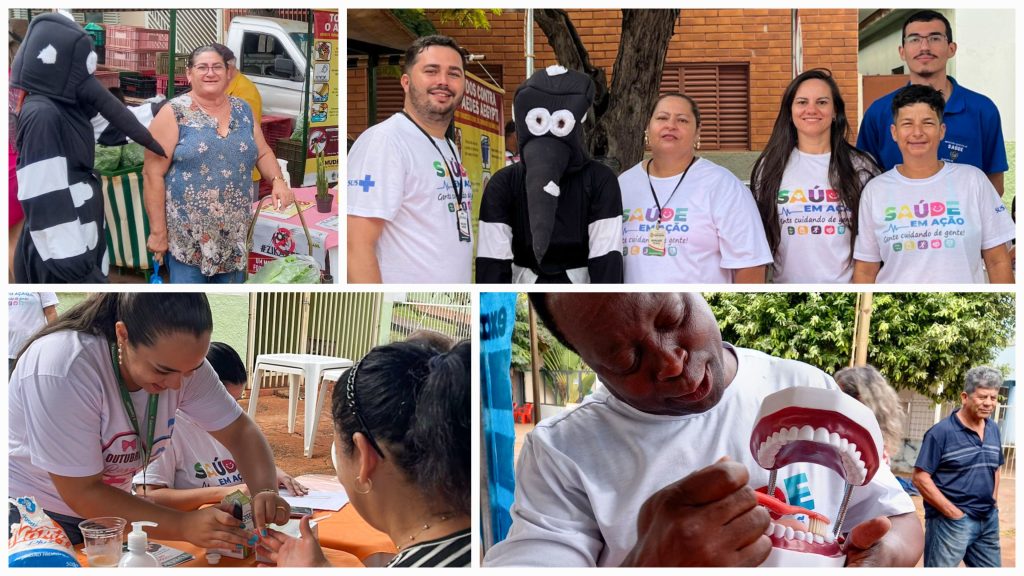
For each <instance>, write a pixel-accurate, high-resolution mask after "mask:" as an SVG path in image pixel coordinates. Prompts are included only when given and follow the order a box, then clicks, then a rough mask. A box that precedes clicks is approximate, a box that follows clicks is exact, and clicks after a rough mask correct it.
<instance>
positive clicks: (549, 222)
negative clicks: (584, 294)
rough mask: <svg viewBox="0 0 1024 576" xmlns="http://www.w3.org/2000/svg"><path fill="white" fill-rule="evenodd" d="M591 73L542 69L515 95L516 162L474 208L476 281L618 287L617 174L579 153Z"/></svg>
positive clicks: (591, 89) (498, 175)
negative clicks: (477, 229) (518, 157)
mask: <svg viewBox="0 0 1024 576" xmlns="http://www.w3.org/2000/svg"><path fill="white" fill-rule="evenodd" d="M593 100H594V85H593V82H592V81H591V79H590V77H588V76H587V75H585V74H583V73H580V72H576V71H573V70H566V69H565V68H563V67H561V66H550V67H548V68H547V69H545V70H540V71H538V72H537V73H535V74H534V75H533V76H531V77H530V79H528V80H527V81H526V82H525V83H523V84H522V85H521V86H520V87H519V89H518V90H516V95H515V106H514V115H515V122H516V134H517V136H518V138H519V145H520V148H519V149H520V153H521V155H522V161H521V162H520V163H518V164H513V165H512V166H508V167H506V168H503V169H501V170H499V171H498V172H497V173H496V174H495V175H494V177H493V178H492V179H491V181H490V183H489V184H488V185H487V189H486V190H484V195H483V200H482V201H481V204H480V233H479V236H478V237H479V239H480V240H479V246H478V248H477V259H476V280H477V282H478V283H499V282H500V283H508V282H516V283H537V284H551V283H573V284H579V283H587V282H592V283H618V282H622V198H621V195H620V193H619V183H618V180H617V179H616V177H615V173H614V172H613V171H612V170H611V169H610V168H608V167H607V166H605V165H603V164H601V163H599V162H597V161H595V160H592V159H590V158H589V157H588V156H587V154H586V152H585V151H584V149H583V121H584V119H585V118H586V113H587V110H588V109H589V108H590V105H591V103H592V102H593Z"/></svg>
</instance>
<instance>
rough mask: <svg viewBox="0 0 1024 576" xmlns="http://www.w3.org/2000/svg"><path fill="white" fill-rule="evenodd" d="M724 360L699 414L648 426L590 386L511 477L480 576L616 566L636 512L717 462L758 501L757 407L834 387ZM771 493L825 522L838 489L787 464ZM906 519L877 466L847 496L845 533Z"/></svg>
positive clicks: (818, 472)
mask: <svg viewBox="0 0 1024 576" xmlns="http://www.w3.org/2000/svg"><path fill="white" fill-rule="evenodd" d="M725 346H726V348H731V346H729V345H728V344H726V345H725ZM733 350H735V352H736V356H737V367H736V376H735V377H734V378H733V380H732V382H731V383H730V384H729V386H728V387H727V388H726V389H725V391H724V393H723V394H722V399H721V400H720V401H719V402H718V404H716V405H715V406H714V407H712V408H711V409H710V410H708V411H707V412H703V413H700V414H690V415H686V416H667V415H659V414H648V413H645V412H642V411H640V410H637V409H636V408H633V407H632V406H630V405H629V404H627V403H625V402H623V401H621V400H619V399H618V398H616V397H615V396H614V395H613V394H611V392H610V391H609V390H608V388H607V387H606V386H604V385H603V384H602V383H600V382H598V383H597V384H595V385H594V390H593V392H592V393H591V394H590V395H589V396H587V397H586V398H585V399H584V400H583V402H582V403H581V404H580V405H579V407H577V408H575V409H573V410H566V411H564V412H561V413H559V414H558V415H556V416H553V417H551V418H547V419H545V420H544V421H543V422H541V423H540V424H538V425H537V427H536V428H534V429H533V431H532V432H530V434H528V435H527V436H526V440H525V441H524V443H523V447H522V450H521V452H520V456H519V462H518V463H517V465H516V488H515V503H514V504H513V505H512V509H511V515H512V526H511V528H510V529H509V532H508V536H507V537H506V538H505V540H503V541H502V542H500V543H498V544H495V545H494V546H492V547H491V549H490V550H488V551H487V556H486V557H485V558H484V566H619V565H620V564H621V563H622V561H623V560H624V559H625V557H626V556H627V555H628V554H629V552H630V551H631V550H632V549H633V546H635V545H636V542H637V531H636V530H637V516H638V514H639V513H640V509H641V508H642V506H643V504H644V502H646V501H647V499H648V498H650V497H651V496H652V495H653V494H654V493H655V492H657V491H659V490H661V489H662V488H664V487H665V486H668V485H669V484H671V483H673V482H677V481H679V480H681V479H683V478H685V477H686V476H688V475H689V474H691V473H692V472H695V471H697V470H700V469H702V468H704V467H705V466H709V465H711V464H713V463H715V461H717V460H718V459H719V458H721V457H722V456H729V458H731V459H732V460H733V461H735V462H739V463H740V464H743V465H744V466H746V468H747V470H748V471H749V472H750V480H749V481H748V485H749V486H750V487H751V488H753V489H755V490H756V489H762V490H763V489H764V488H765V487H766V486H767V484H768V479H769V472H768V470H765V469H763V468H761V466H760V465H758V463H757V461H756V460H755V459H754V457H753V455H751V452H750V432H751V430H753V428H754V425H755V424H756V423H757V414H758V410H759V408H760V406H761V401H762V400H763V399H764V397H765V396H768V395H769V394H772V393H773V392H777V391H779V390H784V389H787V388H793V387H796V386H806V387H812V388H825V389H828V390H838V387H837V386H836V383H835V381H834V380H833V379H832V378H831V377H830V376H828V375H827V374H825V373H824V372H822V371H821V370H818V369H817V368H814V367H812V366H809V365H807V364H804V363H802V362H796V361H793V360H783V359H781V358H775V357H772V356H768V355H767V354H763V353H761V352H757V351H754V350H748V349H744V348H733ZM725 353H726V354H728V353H729V352H728V351H726V352H725ZM776 486H777V487H778V488H779V489H781V490H782V491H783V492H784V493H785V495H786V501H787V502H788V503H789V504H793V505H798V506H801V507H803V508H807V509H809V510H815V511H818V512H821V513H822V514H825V515H826V516H828V517H829V518H830V519H832V520H835V518H836V512H837V511H838V510H839V504H840V502H841V501H842V498H843V489H844V487H845V482H844V481H843V478H842V477H841V476H839V474H837V473H835V472H834V471H833V470H831V469H829V468H826V467H824V466H821V465H818V464H812V463H810V462H794V463H791V464H789V465H787V466H784V467H782V468H780V469H779V474H778V480H777V484H776ZM913 511H914V503H913V502H911V500H910V497H908V496H907V495H906V494H905V493H904V492H903V489H902V488H901V487H900V485H899V484H898V483H897V482H896V478H895V477H894V476H893V474H892V471H891V470H889V467H888V465H886V464H884V463H880V464H879V468H878V472H877V473H876V474H875V475H874V477H873V478H872V479H871V481H870V482H869V483H868V484H866V485H864V486H858V487H856V488H854V489H853V493H852V497H851V499H850V506H849V510H848V514H847V517H846V521H845V523H844V524H843V526H844V527H846V529H847V530H848V529H850V528H853V527H854V526H857V525H858V524H860V523H862V522H864V521H866V520H869V519H871V518H874V517H876V516H893V515H897V514H905V513H907V512H913ZM680 545H685V543H680Z"/></svg>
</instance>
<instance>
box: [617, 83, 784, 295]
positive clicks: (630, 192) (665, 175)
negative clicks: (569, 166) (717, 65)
mask: <svg viewBox="0 0 1024 576" xmlns="http://www.w3.org/2000/svg"><path fill="white" fill-rule="evenodd" d="M645 134H646V138H647V140H648V142H649V143H650V147H651V158H650V159H649V160H644V161H641V162H640V163H639V164H637V165H636V166H633V167H632V168H630V169H629V170H627V171H625V172H623V173H622V175H621V176H619V188H621V189H622V209H623V211H622V214H623V223H622V233H623V236H622V246H623V249H622V254H623V256H624V258H623V262H624V270H625V281H626V283H667V282H673V283H674V282H703V283H716V284H725V283H732V282H736V283H761V282H764V278H765V265H766V264H768V263H769V262H771V260H772V258H771V254H770V253H769V252H768V245H767V244H766V243H765V241H764V230H763V229H762V228H761V219H760V218H758V216H757V206H756V205H755V204H754V201H753V199H752V198H751V197H750V192H749V191H748V190H747V188H746V187H745V186H744V185H743V183H742V182H740V181H739V179H737V178H736V177H735V176H733V174H732V173H731V172H729V171H728V170H726V169H725V168H722V167H721V166H718V165H716V164H714V163H713V162H711V161H710V160H708V159H706V158H699V157H698V156H697V150H698V149H700V108H698V107H697V103H696V102H695V101H694V100H693V98H690V97H689V96H686V95H684V94H678V93H671V94H664V95H662V96H661V97H660V98H659V99H658V101H657V103H656V104H655V107H654V112H653V113H652V114H651V120H650V122H649V123H648V125H647V131H646V133H645Z"/></svg>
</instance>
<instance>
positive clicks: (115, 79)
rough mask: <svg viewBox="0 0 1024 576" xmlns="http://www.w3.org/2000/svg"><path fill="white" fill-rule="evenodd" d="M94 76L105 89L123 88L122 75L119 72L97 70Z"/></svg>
mask: <svg viewBox="0 0 1024 576" xmlns="http://www.w3.org/2000/svg"><path fill="white" fill-rule="evenodd" d="M92 75H93V76H95V77H96V79H97V80H99V81H100V84H102V85H103V87H104V88H118V87H120V86H121V75H120V74H119V73H118V71H117V70H96V71H95V72H93V74H92Z"/></svg>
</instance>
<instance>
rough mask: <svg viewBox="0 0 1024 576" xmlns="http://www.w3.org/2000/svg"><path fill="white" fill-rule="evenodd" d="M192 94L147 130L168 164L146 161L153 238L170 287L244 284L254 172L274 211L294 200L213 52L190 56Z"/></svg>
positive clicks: (150, 245)
mask: <svg viewBox="0 0 1024 576" xmlns="http://www.w3.org/2000/svg"><path fill="white" fill-rule="evenodd" d="M187 76H188V79H189V82H191V84H192V91H191V92H189V93H187V94H183V95H181V96H178V97H177V98H174V99H172V100H171V101H170V102H169V103H168V105H167V106H164V107H163V108H162V109H161V110H160V112H159V113H158V114H157V115H156V118H154V119H153V122H152V124H150V127H149V129H150V132H151V133H152V134H153V137H154V138H156V140H157V142H159V143H160V144H161V145H162V146H163V147H164V149H165V150H166V151H167V152H168V156H169V157H170V159H169V160H168V159H166V158H161V157H157V156H156V155H155V154H146V163H145V167H144V168H143V178H144V180H143V184H144V190H145V194H144V195H145V202H146V213H147V214H148V215H149V223H150V234H149V240H148V241H147V243H146V246H147V248H148V249H149V251H150V252H153V253H154V255H155V257H156V259H157V260H158V261H161V262H162V261H164V260H165V259H164V254H167V258H166V264H167V267H168V270H169V272H170V276H171V282H172V283H198V284H202V283H212V284H226V283H237V282H242V280H243V278H244V270H245V266H246V264H247V262H248V251H247V247H246V232H247V230H248V225H249V222H250V220H251V219H252V216H253V215H252V201H253V199H254V194H253V183H252V169H253V166H254V165H255V166H256V167H258V168H259V170H260V174H263V177H264V178H270V179H271V180H272V184H273V191H272V195H273V201H274V204H275V205H276V206H278V207H280V208H283V207H285V206H287V205H289V204H291V203H292V202H293V201H294V199H295V197H294V194H293V193H292V191H291V189H289V188H288V183H287V182H285V181H284V177H283V176H282V175H281V169H280V167H279V166H278V164H277V158H275V157H274V152H273V151H272V150H271V149H270V147H269V146H268V145H267V143H266V141H265V140H264V139H263V132H262V130H261V129H260V126H259V124H256V123H255V122H254V121H253V114H252V110H250V108H249V105H248V104H246V103H245V101H244V100H241V99H239V98H235V97H233V96H228V95H227V94H225V90H226V89H227V85H228V74H227V67H226V63H225V62H224V58H223V57H222V56H221V55H220V54H219V53H218V52H217V50H216V49H215V48H214V47H213V46H202V47H199V48H196V50H195V51H194V52H192V54H191V55H190V56H189V61H188V72H187Z"/></svg>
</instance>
